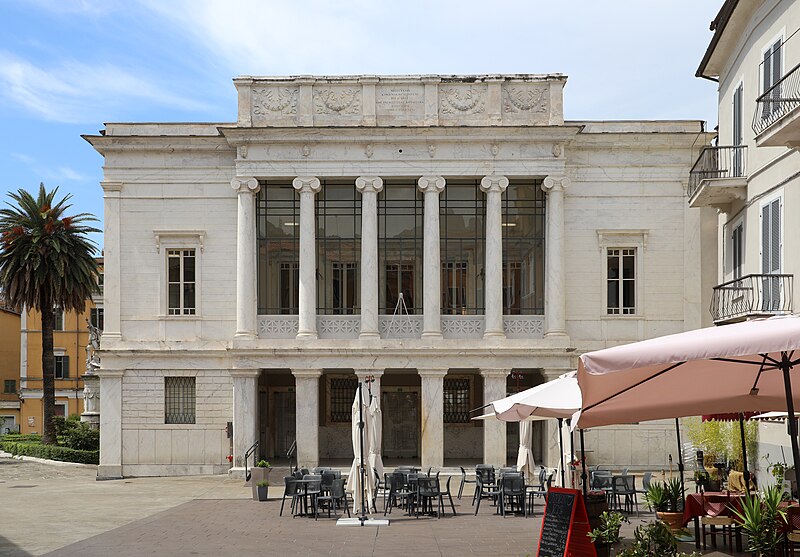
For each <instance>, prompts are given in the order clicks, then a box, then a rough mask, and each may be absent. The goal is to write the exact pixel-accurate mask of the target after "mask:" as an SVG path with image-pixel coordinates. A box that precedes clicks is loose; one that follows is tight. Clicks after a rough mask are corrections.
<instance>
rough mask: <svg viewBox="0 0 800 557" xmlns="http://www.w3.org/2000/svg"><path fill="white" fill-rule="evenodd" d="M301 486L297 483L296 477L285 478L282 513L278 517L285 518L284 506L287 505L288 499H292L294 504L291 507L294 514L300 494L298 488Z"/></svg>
mask: <svg viewBox="0 0 800 557" xmlns="http://www.w3.org/2000/svg"><path fill="white" fill-rule="evenodd" d="M299 487H300V484H298V483H297V481H296V478H295V477H294V476H284V477H283V499H281V512H279V513H278V516H283V505H284V503H286V498H287V497H291V498H292V503H291V505H290V508H291V511H292V514H294V504H295V502H296V501H297V496H298V494H299V491H298V488H299Z"/></svg>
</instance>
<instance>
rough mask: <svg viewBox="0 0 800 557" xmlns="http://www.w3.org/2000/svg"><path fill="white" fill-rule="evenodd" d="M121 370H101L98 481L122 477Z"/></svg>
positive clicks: (99, 371) (123, 372)
mask: <svg viewBox="0 0 800 557" xmlns="http://www.w3.org/2000/svg"><path fill="white" fill-rule="evenodd" d="M124 374H125V371H124V370H121V369H99V370H97V375H98V376H100V391H101V392H102V393H103V396H102V397H101V398H100V465H99V466H98V467H97V477H98V479H103V480H106V479H115V478H121V477H122V377H123V375H124Z"/></svg>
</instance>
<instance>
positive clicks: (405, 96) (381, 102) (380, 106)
mask: <svg viewBox="0 0 800 557" xmlns="http://www.w3.org/2000/svg"><path fill="white" fill-rule="evenodd" d="M375 113H376V114H378V115H379V116H422V115H423V114H425V88H424V87H420V86H418V85H391V86H383V87H379V88H377V90H376V91H375Z"/></svg>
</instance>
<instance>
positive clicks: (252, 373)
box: [228, 369, 261, 378]
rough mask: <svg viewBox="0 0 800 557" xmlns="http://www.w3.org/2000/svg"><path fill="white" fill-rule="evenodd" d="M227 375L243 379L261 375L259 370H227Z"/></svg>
mask: <svg viewBox="0 0 800 557" xmlns="http://www.w3.org/2000/svg"><path fill="white" fill-rule="evenodd" d="M228 373H229V374H230V376H231V377H244V378H248V377H250V378H255V377H258V376H259V375H261V370H260V369H229V370H228Z"/></svg>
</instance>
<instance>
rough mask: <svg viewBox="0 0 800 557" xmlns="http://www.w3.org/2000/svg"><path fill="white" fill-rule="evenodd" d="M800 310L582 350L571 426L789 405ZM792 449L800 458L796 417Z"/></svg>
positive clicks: (796, 397)
mask: <svg viewBox="0 0 800 557" xmlns="http://www.w3.org/2000/svg"><path fill="white" fill-rule="evenodd" d="M798 349H800V317H799V316H795V315H790V316H779V317H770V318H768V319H754V320H752V321H745V322H742V323H735V324H732V325H725V326H722V327H709V328H705V329H697V330H694V331H687V332H685V333H678V334H674V335H668V336H663V337H658V338H653V339H649V340H644V341H641V342H634V343H631V344H625V345H622V346H616V347H613V348H606V349H604V350H597V351H595V352H588V353H586V354H583V355H582V356H581V357H580V360H579V363H578V384H579V386H580V389H581V394H582V399H583V404H582V406H581V410H580V411H579V412H576V414H575V416H574V418H573V420H572V425H573V427H579V428H587V427H595V426H601V425H610V424H620V423H631V422H638V421H646V420H658V419H664V418H678V417H683V416H699V415H703V414H720V413H726V412H755V411H762V412H763V411H768V410H786V411H788V412H789V413H794V406H795V404H800V394H794V393H793V392H792V382H791V374H790V372H791V370H792V369H793V368H794V367H795V366H796V365H797V364H798V363H800V354H796V353H795V351H796V350H798ZM789 423H790V426H789V427H790V435H791V440H792V454H793V457H794V462H795V463H800V450H798V440H797V425H796V424H795V422H794V420H790V421H789Z"/></svg>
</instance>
